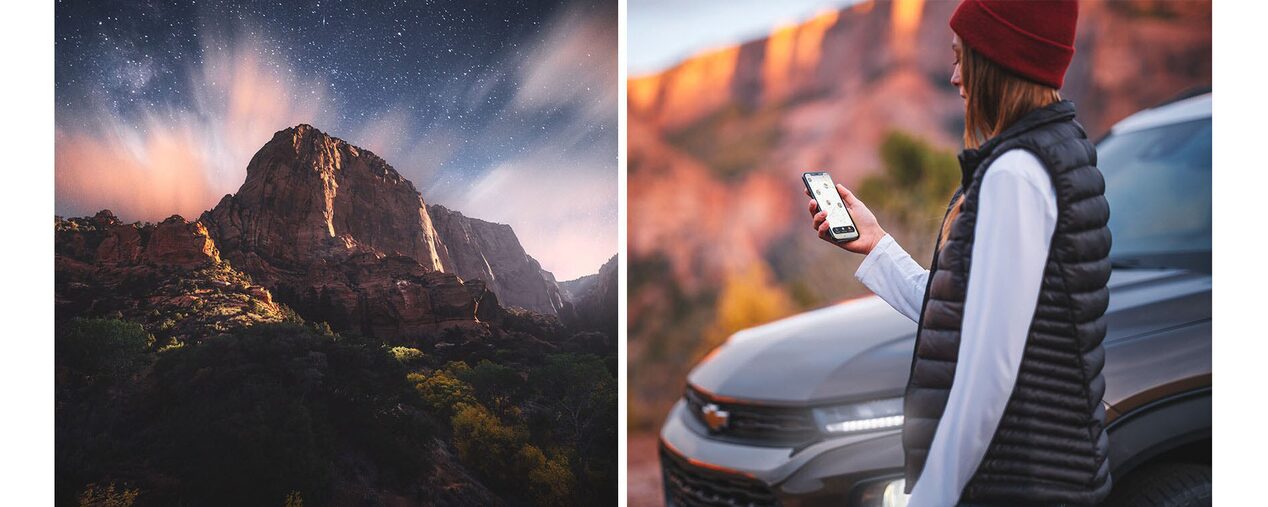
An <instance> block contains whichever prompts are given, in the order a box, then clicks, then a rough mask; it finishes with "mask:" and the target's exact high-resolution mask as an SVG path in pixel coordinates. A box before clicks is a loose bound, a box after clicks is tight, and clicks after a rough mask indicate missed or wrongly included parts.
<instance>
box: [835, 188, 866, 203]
mask: <svg viewBox="0 0 1268 507" xmlns="http://www.w3.org/2000/svg"><path fill="white" fill-rule="evenodd" d="M837 193H838V194H841V200H843V201H845V205H846V206H848V207H851V208H853V207H854V206H855V205H856V204H862V203H861V202H860V201H859V199H858V198H857V197H854V192H851V191H850V189H848V188H845V185H842V184H840V183H837Z"/></svg>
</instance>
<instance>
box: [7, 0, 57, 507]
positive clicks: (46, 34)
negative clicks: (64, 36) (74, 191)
mask: <svg viewBox="0 0 1268 507" xmlns="http://www.w3.org/2000/svg"><path fill="white" fill-rule="evenodd" d="M53 6H54V3H53V2H10V3H8V4H6V5H5V13H4V15H3V16H0V41H2V42H0V51H3V52H4V53H3V54H4V68H5V70H6V72H5V78H4V79H2V80H0V98H3V101H2V102H0V103H3V104H4V106H3V108H4V109H3V113H2V114H0V118H3V121H0V142H3V145H4V147H5V157H4V166H5V167H4V172H3V173H2V174H3V182H4V183H3V185H4V187H3V188H4V190H5V191H4V194H3V196H2V197H0V220H3V222H2V223H3V225H2V226H0V238H3V239H2V240H0V241H3V243H2V244H0V252H3V254H0V255H2V257H0V266H2V268H0V269H3V271H0V276H2V277H3V278H0V280H3V287H4V289H3V295H0V318H3V321H2V322H4V328H5V329H4V331H3V332H0V343H3V349H2V350H0V400H2V401H0V403H3V406H4V409H3V413H4V417H3V419H2V420H3V421H4V423H3V427H0V439H2V440H0V449H4V458H3V459H4V464H3V468H0V477H3V478H4V479H3V483H4V484H5V487H4V488H0V498H3V499H2V500H0V504H3V505H52V504H53V456H54V450H53V387H54V384H53V227H52V226H53Z"/></svg>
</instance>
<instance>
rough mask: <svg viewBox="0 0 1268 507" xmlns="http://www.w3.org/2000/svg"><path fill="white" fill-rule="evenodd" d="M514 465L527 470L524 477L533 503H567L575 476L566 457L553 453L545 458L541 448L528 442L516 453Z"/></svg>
mask: <svg viewBox="0 0 1268 507" xmlns="http://www.w3.org/2000/svg"><path fill="white" fill-rule="evenodd" d="M515 466H516V468H518V469H520V470H525V471H527V472H528V475H527V477H526V478H527V479H528V490H529V494H530V495H531V498H532V499H533V503H535V504H537V505H565V504H567V503H569V502H568V500H569V498H570V497H571V495H572V492H573V487H574V484H575V483H576V478H575V477H574V476H573V475H572V470H571V469H570V467H569V466H568V458H567V457H565V456H562V455H555V456H553V457H551V458H547V457H546V455H545V454H544V453H542V451H541V449H538V448H537V447H535V446H533V445H532V444H529V445H525V446H524V447H523V448H521V449H520V451H519V453H518V454H516V456H515ZM595 500H597V499H595Z"/></svg>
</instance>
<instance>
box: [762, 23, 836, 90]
mask: <svg viewBox="0 0 1268 507" xmlns="http://www.w3.org/2000/svg"><path fill="white" fill-rule="evenodd" d="M839 15H840V13H839V12H838V11H835V10H834V11H830V12H826V13H823V14H820V15H818V16H815V17H814V18H813V19H811V20H810V21H807V22H805V23H802V24H800V25H793V26H787V27H782V28H779V29H776V30H775V32H774V33H772V34H771V36H770V38H769V39H767V41H766V59H765V61H764V62H763V66H762V89H763V97H764V98H765V99H766V100H768V101H772V102H773V101H778V100H782V99H784V98H787V96H788V95H790V94H791V92H792V91H793V90H794V89H795V87H796V85H797V84H798V83H800V82H803V81H806V80H810V79H812V78H813V77H814V71H815V69H816V68H817V67H818V65H819V60H820V59H821V58H822V55H823V37H824V35H825V34H826V33H827V32H828V29H830V28H832V26H833V25H835V24H836V22H837V17H838V16H839Z"/></svg>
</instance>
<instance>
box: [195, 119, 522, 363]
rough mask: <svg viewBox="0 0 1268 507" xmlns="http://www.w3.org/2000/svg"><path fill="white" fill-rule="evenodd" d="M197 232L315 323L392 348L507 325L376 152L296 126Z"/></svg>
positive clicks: (268, 148)
mask: <svg viewBox="0 0 1268 507" xmlns="http://www.w3.org/2000/svg"><path fill="white" fill-rule="evenodd" d="M200 222H202V223H203V224H205V225H206V227H207V230H208V231H210V233H211V236H212V237H213V238H214V239H215V241H216V243H217V244H218V246H219V247H220V252H221V254H222V255H223V257H224V258H225V259H226V260H228V261H229V262H230V263H232V265H233V266H234V267H236V268H238V269H240V270H242V271H244V272H246V273H248V274H250V275H251V276H252V277H253V278H254V279H255V280H256V281H257V282H259V283H261V284H263V285H265V286H267V287H269V288H270V289H272V291H273V296H274V297H275V298H276V299H277V300H278V301H279V302H282V303H285V304H287V305H288V306H291V307H292V308H294V309H295V310H296V311H297V312H298V313H299V314H300V315H301V316H303V317H304V318H306V319H308V320H311V321H324V322H328V323H329V324H330V325H331V326H332V327H333V328H335V329H336V330H350V331H355V332H358V333H362V334H365V335H367V336H374V337H378V338H382V339H386V340H389V341H403V342H408V341H412V340H418V339H426V338H427V337H430V336H435V335H436V333H437V332H439V331H443V330H444V329H446V328H450V327H455V326H456V327H473V326H480V325H482V324H484V323H487V322H488V321H490V320H496V319H497V317H498V315H500V310H501V309H500V306H499V305H498V303H497V296H496V295H495V294H494V293H493V292H491V291H490V290H489V289H488V287H487V286H486V284H485V283H484V282H483V281H481V280H472V281H468V282H465V283H464V281H463V280H461V279H460V278H459V277H458V276H457V275H455V274H454V273H451V272H449V270H448V269H447V268H448V267H449V266H447V265H446V264H445V263H444V262H442V261H441V252H442V251H443V248H444V247H443V245H441V243H440V239H439V237H438V236H437V233H436V230H435V228H434V227H433V225H432V221H431V216H430V215H429V214H428V212H427V207H426V204H425V203H424V202H423V199H422V197H421V196H420V195H419V193H418V191H417V190H415V189H414V185H413V184H412V183H410V181H409V180H407V179H405V178H404V177H402V176H401V175H400V174H399V173H397V172H396V170H394V169H393V168H392V167H391V166H390V165H388V164H387V162H385V161H383V159H381V158H379V157H378V156H376V155H374V154H373V153H371V152H369V151H367V150H363V149H361V148H358V147H356V146H353V145H351V144H348V143H347V142H344V141H343V140H340V139H337V138H333V137H330V136H328V135H326V134H324V133H322V132H321V131H319V130H317V129H315V128H313V127H311V126H308V125H299V126H296V127H293V128H288V129H286V130H282V131H280V132H278V133H276V134H274V136H273V139H272V140H270V141H269V142H268V143H267V144H265V145H264V147H262V148H261V149H260V151H259V152H257V153H256V154H255V156H254V157H253V158H252V159H251V163H250V165H248V166H247V179H246V181H245V182H244V183H243V184H242V187H241V188H240V189H239V190H238V193H236V194H233V195H227V196H225V197H224V198H223V199H221V201H220V203H219V204H217V205H216V207H215V208H213V209H212V210H210V211H207V212H206V213H203V215H202V218H201V219H200Z"/></svg>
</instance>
